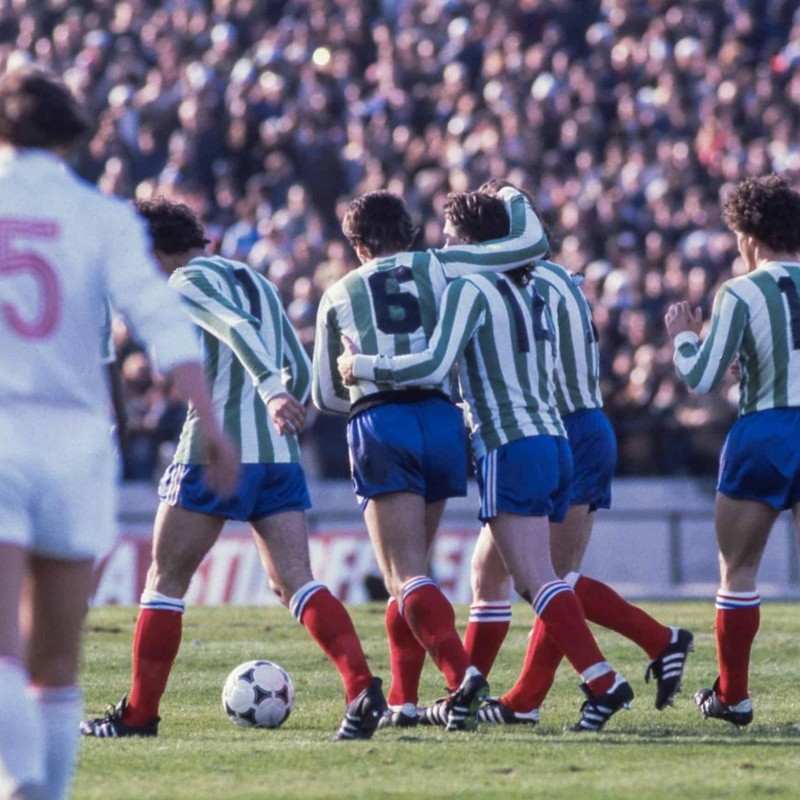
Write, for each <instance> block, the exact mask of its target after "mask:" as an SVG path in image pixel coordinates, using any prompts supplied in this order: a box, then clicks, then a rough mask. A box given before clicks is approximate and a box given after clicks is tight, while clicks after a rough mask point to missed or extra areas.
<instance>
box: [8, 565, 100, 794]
mask: <svg viewBox="0 0 800 800" xmlns="http://www.w3.org/2000/svg"><path fill="white" fill-rule="evenodd" d="M93 563H94V562H93V560H92V559H82V560H78V561H65V560H62V559H54V558H44V557H41V556H33V557H32V558H31V568H30V578H29V584H28V586H27V587H26V591H25V600H24V602H23V612H24V613H23V619H24V625H25V629H26V636H25V638H26V640H27V642H28V668H29V671H30V677H31V687H30V690H29V693H30V695H31V697H32V698H33V699H34V701H35V702H36V704H37V705H38V706H39V709H40V712H41V717H42V719H43V720H44V721H45V743H46V753H47V770H46V773H47V774H46V778H45V781H44V783H43V784H42V787H41V791H42V792H43V794H42V796H43V797H47V798H53V800H61V798H65V797H66V796H67V794H68V791H69V785H70V783H71V781H72V774H73V771H74V767H75V763H76V760H77V754H78V744H79V736H78V724H79V722H80V719H81V713H82V710H83V698H82V694H81V690H80V687H79V686H78V680H77V676H78V664H79V660H80V646H81V629H82V627H83V622H84V618H85V616H86V604H87V602H88V599H89V594H90V591H91V587H92V568H93Z"/></svg>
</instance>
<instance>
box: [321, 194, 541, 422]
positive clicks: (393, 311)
mask: <svg viewBox="0 0 800 800" xmlns="http://www.w3.org/2000/svg"><path fill="white" fill-rule="evenodd" d="M499 196H500V197H501V198H502V199H503V200H504V202H505V203H506V208H507V209H508V214H509V220H510V229H509V235H508V236H506V237H504V238H502V239H495V240H493V241H490V242H481V243H480V244H476V245H459V246H457V247H447V248H443V249H432V250H426V251H424V252H403V253H398V254H397V255H394V256H390V257H387V258H377V259H374V260H373V261H370V262H368V263H367V264H364V265H363V266H361V267H359V268H358V269H357V270H354V271H353V272H351V273H350V274H349V275H346V276H345V277H344V278H342V279H341V280H339V281H337V282H336V283H335V284H334V285H333V286H331V287H330V288H329V289H328V290H327V291H326V292H325V294H324V295H323V297H322V301H321V303H320V307H319V311H318V313H317V332H316V340H315V343H314V383H313V389H312V396H313V398H314V403H315V404H316V405H317V406H318V407H319V408H320V409H321V410H322V411H331V412H337V413H342V414H347V413H348V412H349V410H350V406H351V403H355V402H356V401H357V400H359V399H361V398H362V397H365V396H367V395H370V394H374V393H376V392H380V391H387V390H389V389H392V388H393V387H392V386H390V385H389V384H386V383H383V382H380V381H377V382H375V381H369V382H361V383H359V384H358V385H356V386H351V387H345V386H344V384H343V383H342V380H341V378H340V376H339V371H338V369H337V367H336V359H337V357H338V356H339V354H340V353H341V352H342V343H341V335H342V334H345V335H347V336H348V337H349V338H350V339H352V340H353V341H354V342H355V344H356V345H357V346H358V348H359V349H360V350H361V352H363V353H367V354H370V355H377V354H378V353H381V354H385V355H404V354H408V353H417V352H420V351H422V350H424V349H425V348H426V347H427V346H428V340H429V339H430V337H431V335H432V334H433V330H434V328H435V327H436V319H437V316H438V310H439V303H440V300H441V297H442V294H443V292H444V290H445V288H446V286H447V282H448V281H449V280H452V279H454V278H458V277H460V276H462V275H467V274H472V273H478V272H500V271H504V270H507V269H510V268H511V267H515V266H520V265H522V264H527V263H529V262H531V261H532V260H533V259H534V258H536V257H537V256H540V255H543V254H544V253H545V252H546V251H547V248H548V246H549V245H548V242H547V237H546V236H545V233H544V229H543V228H542V224H541V222H540V221H539V219H538V217H537V216H536V214H535V213H534V211H533V209H532V208H531V206H530V204H529V203H528V201H527V200H526V199H525V198H524V196H523V195H522V194H520V193H519V192H518V191H516V190H515V189H512V188H510V187H506V188H504V189H502V190H501V192H500V195H499ZM448 384H449V380H448V376H447V375H444V376H442V377H441V378H440V379H437V380H436V381H432V382H429V383H428V384H427V388H436V389H440V390H442V391H444V392H446V393H449V385H448Z"/></svg>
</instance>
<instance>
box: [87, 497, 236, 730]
mask: <svg viewBox="0 0 800 800" xmlns="http://www.w3.org/2000/svg"><path fill="white" fill-rule="evenodd" d="M223 524H224V520H223V519H222V518H221V517H217V516H210V515H208V514H205V513H200V512H197V511H191V510H189V509H186V508H181V507H179V506H171V505H168V504H167V503H165V502H162V503H160V505H159V507H158V511H157V512H156V519H155V524H154V529H153V548H152V553H153V557H152V561H151V563H150V568H149V569H148V571H147V578H146V580H145V586H144V590H143V591H142V596H141V599H140V604H139V616H138V617H137V619H136V627H135V630H134V636H133V651H132V675H131V688H130V692H129V694H128V695H127V696H125V697H123V698H122V700H121V701H120V702H119V703H118V704H117V706H116V707H114V708H110V709H109V711H108V712H107V713H106V715H105V717H100V718H97V719H93V720H84V722H82V723H81V733H83V735H84V736H97V737H100V738H116V737H119V736H155V735H156V734H157V731H158V723H159V721H160V718H159V714H158V711H159V705H160V702H161V697H162V696H163V694H164V692H165V690H166V687H167V681H168V680H169V676H170V673H171V672H172V665H173V663H174V661H175V658H176V656H177V655H178V650H179V648H180V643H181V636H182V633H183V613H184V609H185V604H184V602H183V597H184V595H185V594H186V592H187V591H188V589H189V584H190V582H191V579H192V576H193V575H194V573H195V572H196V571H197V568H198V567H199V566H200V564H201V562H202V561H203V559H204V558H205V556H206V554H207V553H208V551H209V550H210V549H211V547H212V546H213V545H214V543H215V542H216V541H217V538H218V537H219V534H220V531H221V530H222V526H223Z"/></svg>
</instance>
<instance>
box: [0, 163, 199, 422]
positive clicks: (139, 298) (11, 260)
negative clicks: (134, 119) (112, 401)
mask: <svg viewBox="0 0 800 800" xmlns="http://www.w3.org/2000/svg"><path fill="white" fill-rule="evenodd" d="M107 297H108V298H110V300H111V302H112V303H113V305H114V307H115V308H116V309H119V310H120V311H121V312H122V314H123V315H124V316H125V317H126V319H127V320H128V321H129V322H130V323H131V325H132V326H133V328H134V329H135V330H136V332H137V334H138V335H139V336H140V337H141V338H142V339H144V340H145V341H146V342H148V343H149V344H150V345H151V346H152V347H153V348H154V351H155V352H154V355H155V357H156V360H157V362H158V364H159V365H160V366H161V367H162V368H163V369H169V368H170V367H172V366H174V365H175V364H179V363H182V362H185V361H198V360H199V351H198V346H197V342H196V339H195V336H194V334H193V331H192V326H191V324H190V323H189V320H188V318H187V315H186V312H185V310H184V309H183V308H182V307H181V303H180V300H179V299H178V297H177V295H176V294H175V293H174V292H172V291H170V290H169V289H168V288H167V283H166V279H164V278H162V276H161V275H160V274H159V272H158V267H157V266H156V264H155V262H154V261H153V259H152V256H151V255H150V247H149V241H148V237H147V235H146V233H145V230H144V226H143V223H142V222H141V221H140V220H139V218H138V216H137V215H136V213H135V211H134V210H133V208H132V207H130V206H129V205H128V204H127V203H125V202H124V201H121V200H118V199H114V198H111V197H107V196H105V195H102V194H100V193H99V192H98V191H97V190H96V189H94V188H93V187H91V186H90V185H88V184H86V183H85V182H83V181H81V180H80V179H79V178H77V177H76V176H75V175H74V173H72V172H71V171H70V170H69V169H68V168H67V167H66V166H65V164H64V163H63V162H62V161H61V160H60V159H59V158H57V157H56V156H54V155H51V154H50V153H48V152H46V151H42V150H14V149H12V148H0V407H3V406H8V405H9V404H14V403H18V402H21V403H30V402H34V403H41V404H43V405H46V406H50V407H53V408H62V409H74V410H78V411H80V410H84V411H89V412H90V413H96V414H97V415H98V416H101V417H102V418H103V419H106V417H107V401H108V393H107V390H106V386H105V382H104V376H103V369H102V366H101V362H100V359H99V358H98V353H99V351H100V347H101V345H100V340H101V335H102V331H103V327H104V318H105V314H106V298H107Z"/></svg>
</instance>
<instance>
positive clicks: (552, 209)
mask: <svg viewBox="0 0 800 800" xmlns="http://www.w3.org/2000/svg"><path fill="white" fill-rule="evenodd" d="M799 7H800V0H683V1H678V0H463V1H459V0H159V1H158V2H155V1H151V0H92V2H89V1H88V0H86V1H84V2H81V0H0V68H5V67H8V66H12V65H16V64H19V63H24V62H26V61H31V60H35V61H37V62H39V63H41V64H43V65H46V66H48V67H50V68H52V69H53V70H55V71H56V72H58V73H59V74H61V75H63V76H64V78H65V80H66V81H67V83H68V84H69V85H70V87H72V89H73V90H74V91H75V92H76V93H77V94H78V95H79V96H80V97H81V98H82V99H83V101H84V102H85V103H86V104H87V106H88V107H89V108H90V109H91V110H92V111H93V113H94V115H95V117H96V119H97V130H96V133H95V134H94V136H93V138H92V139H91V141H89V142H88V144H87V146H86V148H85V150H84V151H83V153H82V154H81V156H80V158H79V160H78V162H77V164H76V167H77V169H78V171H79V172H80V173H81V174H82V175H84V176H85V177H86V178H87V179H88V180H90V181H92V182H96V183H97V184H98V185H99V186H100V187H101V188H102V189H103V190H104V191H107V192H109V193H115V194H118V195H122V196H128V197H133V196H138V197H146V196H149V195H152V194H155V193H159V194H166V195H168V196H171V197H174V198H177V199H181V200H183V201H184V202H187V203H189V204H190V205H192V207H194V208H195V209H196V210H197V211H198V212H200V213H201V215H202V218H203V220H204V221H205V223H206V225H207V227H208V231H209V234H210V236H211V237H212V239H213V247H214V248H215V249H216V250H217V251H218V252H220V253H221V254H222V255H225V256H230V257H233V258H237V259H241V260H244V261H246V262H248V263H250V264H251V265H253V266H254V267H256V268H257V269H259V270H262V271H263V272H264V273H265V274H266V275H267V276H268V277H269V278H270V280H272V281H273V282H274V283H275V284H276V285H277V286H278V287H279V289H280V291H281V293H282V295H283V299H284V301H285V304H286V307H287V309H288V312H289V315H290V317H291V319H292V321H293V323H294V324H295V326H296V327H297V329H298V330H299V331H300V334H301V336H302V338H303V341H304V342H305V343H306V344H307V345H308V346H309V347H310V346H311V342H312V339H313V326H314V317H315V310H316V304H317V301H318V298H319V297H320V295H321V293H322V292H323V291H324V290H325V288H326V287H327V286H329V285H330V284H331V282H332V281H335V280H336V279H338V278H339V277H340V276H341V275H343V274H344V273H346V272H347V271H348V270H350V269H352V268H353V267H354V266H356V263H357V262H356V260H355V257H354V254H353V253H352V252H351V251H350V249H349V247H348V246H347V244H346V242H344V240H343V238H342V236H341V232H340V230H339V220H340V219H341V216H342V209H343V207H344V205H345V204H346V202H347V201H348V200H349V199H350V198H352V197H353V196H355V195H358V194H361V193H363V192H366V191H371V190H374V189H379V188H385V189H389V190H391V191H393V192H396V193H397V194H400V195H402V196H403V197H404V198H405V200H406V202H407V204H408V206H409V208H410V210H411V211H412V214H413V216H414V218H415V220H416V221H417V223H418V225H419V229H420V233H419V245H420V246H425V247H427V246H435V245H439V244H441V243H442V221H441V213H440V212H441V207H442V202H443V200H444V198H445V196H446V194H447V192H449V191H460V190H465V189H472V188H477V186H479V185H480V184H481V183H482V182H483V181H484V180H486V179H488V178H490V177H501V178H506V179H509V180H511V181H514V182H516V183H518V184H520V185H522V186H523V187H525V188H527V189H528V190H529V191H530V192H531V193H532V194H533V196H534V197H535V199H536V201H537V203H538V205H539V208H540V210H541V212H542V214H543V216H544V218H545V220H546V221H547V222H548V223H549V225H550V226H551V228H552V230H553V233H554V237H553V244H554V248H553V251H554V252H553V254H554V257H555V258H556V259H557V260H559V261H561V262H562V263H564V264H565V265H566V266H567V267H568V268H570V269H571V270H574V271H577V272H581V273H583V274H584V275H585V277H586V279H585V282H584V288H585V289H586V292H587V295H588V297H589V299H590V301H591V302H592V304H593V307H594V313H595V320H596V324H597V327H598V329H599V332H600V343H601V347H602V354H603V374H604V396H605V398H606V401H607V411H608V413H609V415H610V417H611V419H612V421H613V423H614V426H615V428H616V431H617V434H618V436H619V440H620V464H619V471H620V473H621V474H637V475H645V474H713V472H714V470H715V467H716V462H717V457H718V453H719V448H720V445H721V442H722V439H723V436H724V432H725V430H726V429H727V428H728V426H729V425H730V423H731V421H732V419H733V418H734V416H735V413H736V388H735V386H734V382H733V380H732V379H731V380H730V382H729V383H728V384H726V386H724V387H723V389H722V391H719V392H715V393H713V394H712V395H709V396H705V397H697V396H687V395H686V392H685V391H684V390H683V389H682V388H681V386H680V385H679V383H678V381H677V380H676V378H675V375H674V372H673V368H672V364H671V345H670V344H669V342H668V341H667V339H666V336H665V332H664V328H663V322H662V320H663V313H664V310H665V306H666V304H667V303H669V302H670V301H672V300H675V299H682V298H687V299H689V300H690V302H691V303H692V304H694V305H699V306H701V307H702V308H703V312H704V315H705V316H706V317H708V315H709V312H710V298H712V297H713V294H714V291H715V288H716V287H717V286H718V285H719V283H720V282H721V281H723V280H725V279H726V278H727V277H729V276H730V275H731V274H732V271H733V272H735V271H736V270H737V269H739V268H740V264H739V262H738V260H737V252H736V242H735V238H734V237H733V236H732V235H731V234H730V233H728V232H727V231H726V229H725V227H724V225H723V224H722V222H721V214H720V199H721V198H722V197H724V195H725V192H726V190H727V188H728V187H730V186H731V185H732V184H734V183H736V182H738V181H739V180H741V179H742V178H744V177H745V176H748V175H759V174H765V173H769V172H779V173H782V174H784V175H785V176H787V177H788V178H790V179H792V180H798V179H800V11H798V8H799ZM117 339H118V346H119V352H120V358H121V359H122V361H121V364H122V369H123V373H124V375H125V380H126V385H127V386H128V388H129V390H130V392H129V397H130V406H131V407H130V414H129V416H130V422H131V433H132V440H135V439H136V438H137V431H138V432H139V433H140V436H139V438H140V439H141V440H142V442H144V443H146V444H147V446H144V444H142V445H141V447H140V449H141V450H142V453H144V455H143V456H142V457H141V459H140V458H139V456H137V457H136V458H133V457H131V455H130V454H129V455H128V458H127V462H130V463H128V465H127V467H126V473H127V474H128V476H129V477H143V476H144V477H149V476H150V475H151V474H153V473H154V471H155V470H156V469H157V467H158V464H157V462H158V459H159V458H161V459H162V460H163V458H165V457H168V452H167V453H166V454H165V452H164V451H165V448H167V450H168V448H169V443H170V442H171V441H172V440H173V439H174V435H175V430H177V428H178V426H179V423H180V409H179V408H178V410H177V412H176V408H175V403H174V402H173V401H172V400H171V398H170V391H169V387H168V386H164V385H163V381H161V379H159V378H158V376H153V375H152V373H151V371H150V368H149V364H148V362H147V360H146V358H142V355H141V352H140V351H139V350H138V349H137V347H136V345H135V341H132V340H131V338H130V332H129V331H127V329H126V328H125V325H124V323H122V322H120V323H119V324H118V325H117ZM305 445H306V451H307V453H308V455H309V467H310V469H311V472H312V474H313V473H314V472H316V473H317V474H318V475H319V476H322V477H335V476H342V475H345V474H347V462H346V454H345V448H344V438H343V421H342V420H338V419H334V418H326V417H322V416H316V417H314V418H313V419H312V422H311V425H310V426H309V429H308V431H307V432H306V434H305ZM131 446H132V445H131V444H129V447H131ZM159 454H160V455H159ZM139 461H141V463H139ZM151 462H152V463H151Z"/></svg>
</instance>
